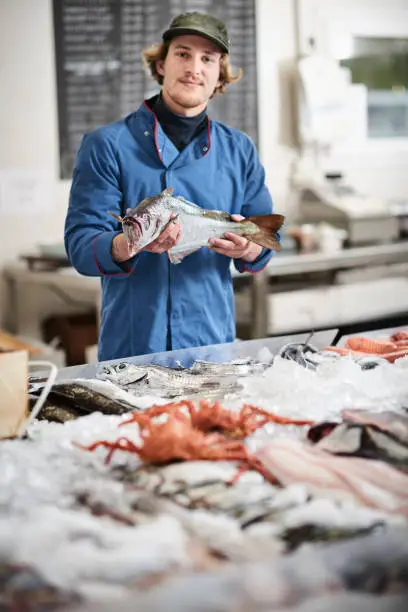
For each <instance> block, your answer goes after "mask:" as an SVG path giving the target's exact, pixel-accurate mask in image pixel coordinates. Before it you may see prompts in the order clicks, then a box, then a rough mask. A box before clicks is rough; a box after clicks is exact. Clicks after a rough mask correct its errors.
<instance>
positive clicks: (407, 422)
mask: <svg viewBox="0 0 408 612" xmlns="http://www.w3.org/2000/svg"><path fill="white" fill-rule="evenodd" d="M341 416H342V417H343V419H344V420H345V421H348V422H350V423H361V424H363V425H373V426H374V427H377V428H378V429H381V430H382V431H384V432H386V433H388V434H390V435H392V436H393V437H394V438H396V439H397V440H399V442H401V443H402V444H406V445H408V416H407V415H405V414H401V413H398V412H393V411H391V410H384V411H383V412H372V411H370V410H357V409H356V410H351V409H350V410H343V412H342V413H341Z"/></svg>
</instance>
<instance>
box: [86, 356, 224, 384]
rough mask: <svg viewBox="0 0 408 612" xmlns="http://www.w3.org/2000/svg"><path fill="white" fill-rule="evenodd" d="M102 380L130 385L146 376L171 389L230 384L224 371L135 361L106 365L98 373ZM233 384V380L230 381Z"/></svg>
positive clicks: (151, 382)
mask: <svg viewBox="0 0 408 612" xmlns="http://www.w3.org/2000/svg"><path fill="white" fill-rule="evenodd" d="M96 376H97V378H99V379H101V380H110V381H111V382H113V383H116V384H118V385H120V386H125V387H126V386H128V385H132V384H135V383H139V382H142V381H144V380H145V379H146V378H147V379H148V381H149V384H151V385H152V386H157V387H160V386H167V387H169V388H171V389H178V388H189V389H202V388H203V387H204V388H206V387H208V388H211V387H213V386H216V385H217V383H221V382H222V383H223V384H224V383H225V385H226V386H228V380H227V382H226V381H225V374H224V373H222V374H220V376H219V377H218V379H219V380H217V377H216V376H214V375H209V374H200V373H196V372H193V371H191V370H188V369H185V370H181V369H174V368H167V367H166V366H161V365H155V364H147V365H141V366H138V365H135V364H133V363H128V362H125V361H124V362H121V363H120V364H117V365H114V366H105V367H103V368H102V370H101V371H100V372H98V373H97V374H96ZM229 382H230V383H231V384H232V383H233V382H234V381H233V380H231V381H229Z"/></svg>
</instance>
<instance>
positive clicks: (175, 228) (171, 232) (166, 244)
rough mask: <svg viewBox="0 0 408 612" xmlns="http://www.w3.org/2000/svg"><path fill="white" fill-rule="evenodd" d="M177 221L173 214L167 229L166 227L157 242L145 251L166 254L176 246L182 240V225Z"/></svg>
mask: <svg viewBox="0 0 408 612" xmlns="http://www.w3.org/2000/svg"><path fill="white" fill-rule="evenodd" d="M173 219H174V221H173ZM175 219H176V217H175V215H174V214H173V215H172V217H171V220H170V223H169V224H168V225H167V227H165V229H164V230H163V231H162V232H161V234H160V235H159V236H158V238H156V240H153V242H151V243H150V244H148V245H147V246H146V247H145V249H144V250H145V251H149V252H150V253H164V252H165V251H168V250H169V249H171V248H172V247H174V246H176V244H177V243H178V241H179V240H180V238H181V225H180V224H179V223H177V221H176V220H175Z"/></svg>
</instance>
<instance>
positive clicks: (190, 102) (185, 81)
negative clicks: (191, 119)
mask: <svg viewBox="0 0 408 612" xmlns="http://www.w3.org/2000/svg"><path fill="white" fill-rule="evenodd" d="M220 60H221V52H220V50H219V49H218V47H216V46H215V45H213V44H212V43H211V42H210V41H209V40H207V39H206V38H203V37H202V36H196V35H184V36H177V38H174V39H173V40H172V41H171V43H170V47H169V51H168V54H167V57H166V59H165V60H164V61H158V62H157V71H158V73H159V74H160V75H161V76H162V77H163V85H162V94H163V98H164V101H165V102H166V104H167V105H168V106H169V108H170V109H171V110H173V111H174V112H176V113H178V114H181V115H186V116H188V115H190V116H193V115H197V114H199V113H200V112H201V111H202V110H204V108H205V107H206V105H207V102H208V100H209V99H210V97H211V95H212V94H213V92H214V89H215V88H216V86H217V85H218V84H219V77H220Z"/></svg>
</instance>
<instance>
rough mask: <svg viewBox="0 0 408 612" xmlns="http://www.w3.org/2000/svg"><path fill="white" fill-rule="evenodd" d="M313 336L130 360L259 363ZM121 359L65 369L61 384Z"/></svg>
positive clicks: (323, 342) (318, 339)
mask: <svg viewBox="0 0 408 612" xmlns="http://www.w3.org/2000/svg"><path fill="white" fill-rule="evenodd" d="M337 332H338V330H337V329H329V330H325V331H319V332H316V333H314V334H313V345H314V346H315V347H316V348H318V349H322V348H324V347H325V346H328V345H329V344H331V343H332V342H333V341H334V338H335V337H336V335H337ZM308 337H310V334H309V333H306V334H292V335H289V336H279V337H277V338H261V339H259V340H243V341H236V342H229V343H227V344H213V345H210V346H199V347H194V348H188V349H180V350H177V351H168V352H163V353H151V354H150V355H140V356H138V357H129V358H127V359H126V361H128V362H129V363H133V364H135V365H144V364H149V363H153V364H158V365H162V366H166V367H170V368H171V367H175V366H177V365H178V364H180V365H181V366H183V367H184V368H188V367H190V366H191V365H192V364H193V363H194V361H196V360H202V361H213V362H218V363H223V362H228V361H234V360H236V359H246V358H248V359H259V358H262V356H264V358H268V357H270V356H271V355H273V354H275V353H276V352H277V351H278V350H279V349H281V348H282V347H283V346H285V345H286V344H296V343H301V342H305V341H306V340H307V339H308ZM120 361H123V360H120V359H115V360H112V361H104V362H101V363H94V364H85V365H79V366H71V367H69V368H62V369H61V370H60V371H59V373H58V378H57V380H67V379H72V378H78V377H79V378H94V377H95V374H96V372H97V370H98V369H99V368H100V367H101V365H102V366H110V365H113V364H115V363H119V362H120Z"/></svg>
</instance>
